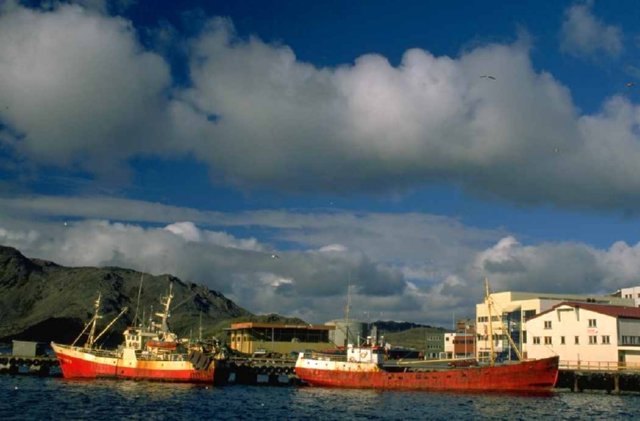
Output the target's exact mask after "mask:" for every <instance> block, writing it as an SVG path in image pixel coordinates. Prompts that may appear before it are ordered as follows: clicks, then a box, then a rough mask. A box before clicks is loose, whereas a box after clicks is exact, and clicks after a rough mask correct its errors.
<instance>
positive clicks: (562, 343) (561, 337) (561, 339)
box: [560, 336, 564, 345]
mask: <svg viewBox="0 0 640 421" xmlns="http://www.w3.org/2000/svg"><path fill="white" fill-rule="evenodd" d="M560 345H564V336H560Z"/></svg>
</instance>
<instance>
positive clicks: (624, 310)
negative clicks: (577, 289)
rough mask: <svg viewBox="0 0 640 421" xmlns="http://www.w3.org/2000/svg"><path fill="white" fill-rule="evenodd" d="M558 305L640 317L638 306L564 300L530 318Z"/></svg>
mask: <svg viewBox="0 0 640 421" xmlns="http://www.w3.org/2000/svg"><path fill="white" fill-rule="evenodd" d="M560 306H569V307H574V308H584V309H585V310H589V311H593V312H596V313H600V314H604V315H607V316H611V317H623V318H627V319H640V307H627V306H615V305H611V304H596V303H585V302H572V301H564V302H562V303H560V304H556V305H555V306H553V307H551V308H550V309H549V310H547V311H543V312H542V313H539V314H536V315H535V316H533V317H532V318H531V319H535V318H536V317H539V316H542V315H543V314H547V313H550V312H552V311H553V310H555V309H556V308H558V307H560ZM531 319H529V320H531Z"/></svg>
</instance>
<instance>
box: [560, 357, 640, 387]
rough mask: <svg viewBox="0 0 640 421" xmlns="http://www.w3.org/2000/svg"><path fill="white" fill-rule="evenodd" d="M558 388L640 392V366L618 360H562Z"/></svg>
mask: <svg viewBox="0 0 640 421" xmlns="http://www.w3.org/2000/svg"><path fill="white" fill-rule="evenodd" d="M555 387H556V389H569V390H571V391H572V392H584V391H585V390H605V391H606V392H607V393H621V392H640V366H639V365H637V364H625V363H617V362H594V361H591V362H589V361H561V362H560V371H559V373H558V381H557V382H556V386H555Z"/></svg>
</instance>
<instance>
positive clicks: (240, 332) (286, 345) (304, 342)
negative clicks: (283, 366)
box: [225, 322, 335, 354]
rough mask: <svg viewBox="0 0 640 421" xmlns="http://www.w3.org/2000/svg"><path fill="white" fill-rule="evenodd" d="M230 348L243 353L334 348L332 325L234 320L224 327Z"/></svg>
mask: <svg viewBox="0 0 640 421" xmlns="http://www.w3.org/2000/svg"><path fill="white" fill-rule="evenodd" d="M225 330H226V331H227V333H228V335H229V344H230V347H231V349H233V350H235V351H238V352H242V353H244V354H253V353H255V352H258V351H260V352H267V353H277V354H289V353H291V352H298V351H305V350H309V349H310V350H316V351H319V350H326V349H330V348H334V347H335V346H334V344H333V343H331V342H330V341H329V332H330V331H332V330H333V327H332V326H323V325H285V324H276V323H253V322H246V323H233V324H232V325H231V327H230V328H229V329H225Z"/></svg>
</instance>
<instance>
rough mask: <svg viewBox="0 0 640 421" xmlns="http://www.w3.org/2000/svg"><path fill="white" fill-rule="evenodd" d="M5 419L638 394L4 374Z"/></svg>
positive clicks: (603, 414)
mask: <svg viewBox="0 0 640 421" xmlns="http://www.w3.org/2000/svg"><path fill="white" fill-rule="evenodd" d="M0 396H1V397H3V399H0V416H1V417H2V420H3V421H4V420H10V419H16V420H18V419H19V420H23V419H55V420H58V419H64V420H66V419H73V420H97V419H105V418H106V419H144V420H156V419H158V420H162V419H250V420H254V419H260V420H262V419H269V420H270V419H273V420H282V419H286V420H309V419H322V420H349V419H373V420H383V419H384V420H389V419H390V420H394V419H397V420H406V419H435V420H451V421H452V420H458V419H474V420H476V419H508V420H517V419H521V420H529V419H547V418H548V419H568V420H570V419H576V420H577V419H585V418H588V419H602V420H604V419H607V420H609V419H625V418H628V419H631V418H635V417H636V414H638V413H640V396H638V395H620V396H616V395H607V394H605V393H571V392H560V393H554V394H552V395H550V396H521V395H505V394H499V395H497V394H487V395H483V394H460V393H428V392H396V391H385V392H382V391H374V390H346V389H325V388H311V387H307V388H295V387H269V386H239V385H237V386H229V387H224V388H214V387H211V386H204V385H190V384H172V383H152V382H136V381H113V380H104V381H70V380H64V379H52V378H38V377H25V376H17V377H12V376H8V375H3V376H0Z"/></svg>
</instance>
